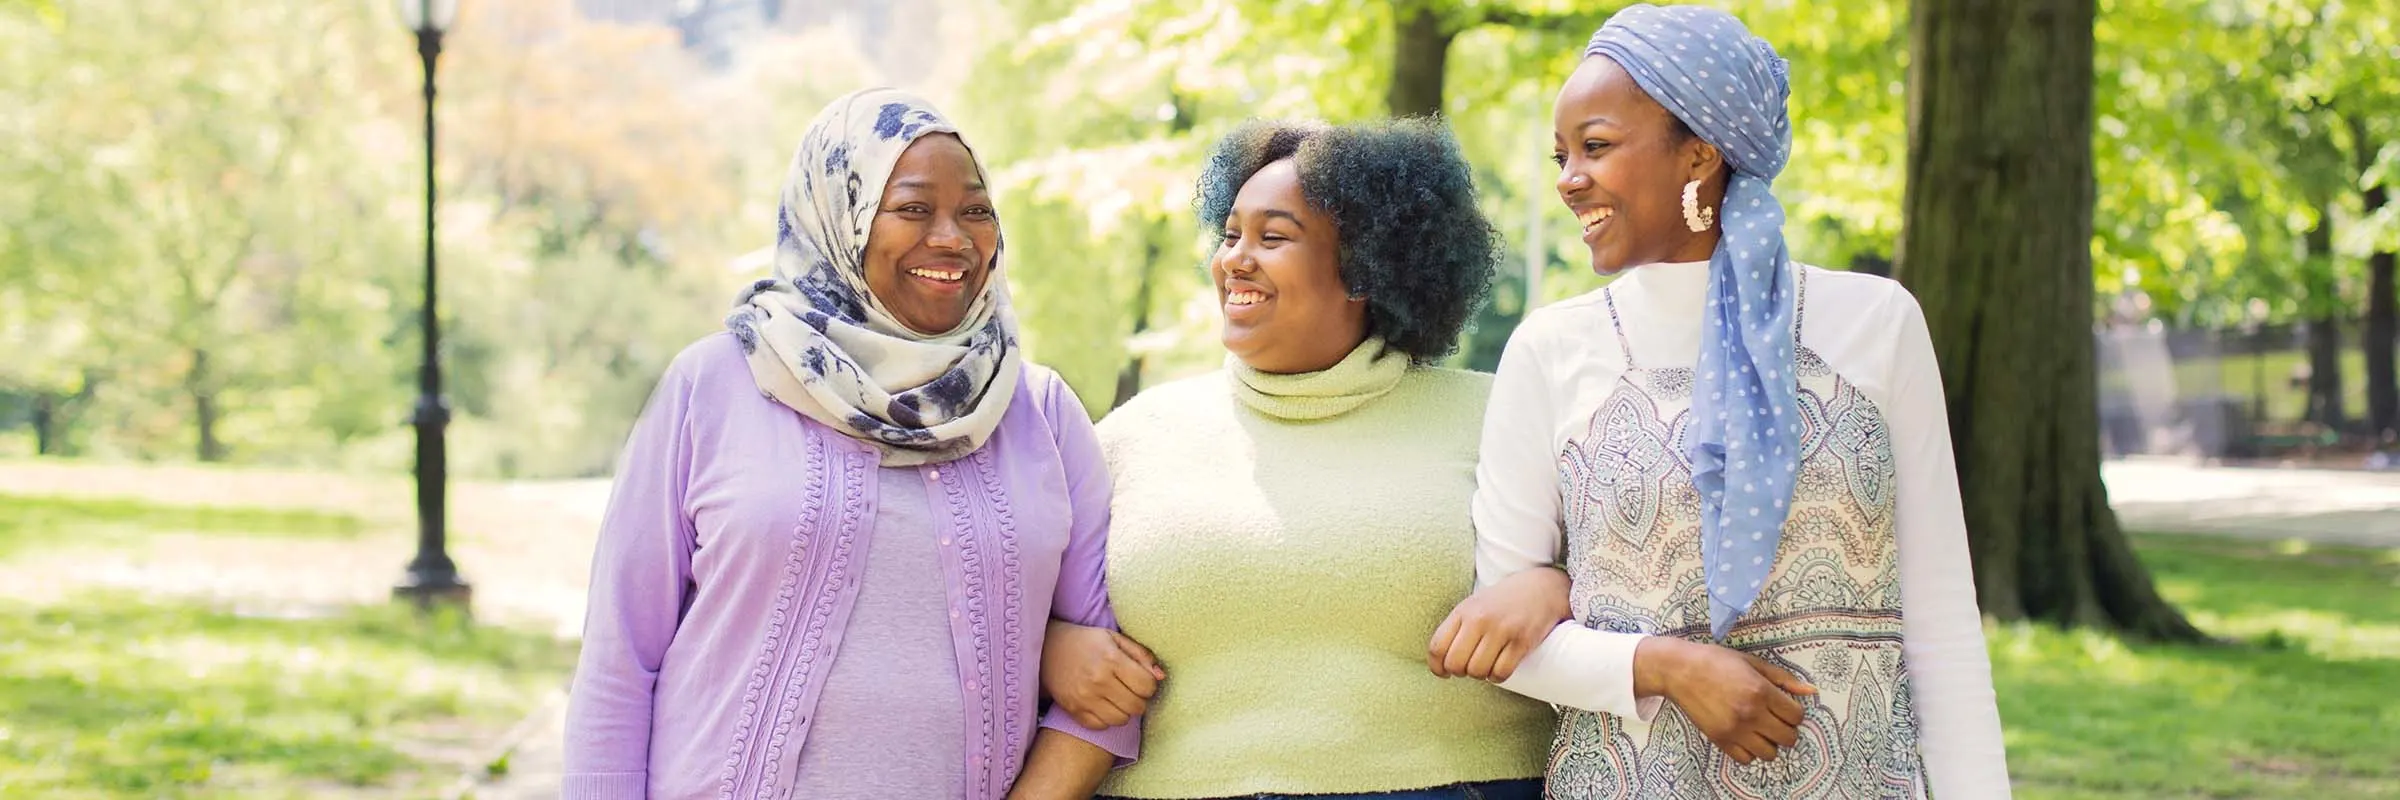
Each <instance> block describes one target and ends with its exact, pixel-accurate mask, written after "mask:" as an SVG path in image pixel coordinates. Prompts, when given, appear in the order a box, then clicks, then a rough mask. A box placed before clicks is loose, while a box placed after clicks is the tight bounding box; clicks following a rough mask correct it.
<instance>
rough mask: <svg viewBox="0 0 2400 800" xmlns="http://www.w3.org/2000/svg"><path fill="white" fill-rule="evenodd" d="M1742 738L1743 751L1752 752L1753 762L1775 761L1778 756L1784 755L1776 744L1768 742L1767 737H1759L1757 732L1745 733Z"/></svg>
mask: <svg viewBox="0 0 2400 800" xmlns="http://www.w3.org/2000/svg"><path fill="white" fill-rule="evenodd" d="M1742 737H1743V738H1742V749H1744V750H1748V751H1750V756H1751V758H1752V760H1756V761H1773V760H1775V757H1776V756H1779V755H1782V754H1783V752H1782V751H1781V750H1779V749H1777V748H1776V747H1775V743H1774V742H1771V741H1768V740H1767V737H1765V736H1761V735H1759V734H1758V732H1757V731H1747V732H1744V733H1743V734H1742ZM1744 763H1748V762H1744Z"/></svg>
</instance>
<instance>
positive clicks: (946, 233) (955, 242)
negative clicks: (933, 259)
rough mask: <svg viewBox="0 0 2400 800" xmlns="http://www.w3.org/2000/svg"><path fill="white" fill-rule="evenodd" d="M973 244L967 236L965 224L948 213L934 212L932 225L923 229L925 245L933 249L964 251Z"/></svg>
mask: <svg viewBox="0 0 2400 800" xmlns="http://www.w3.org/2000/svg"><path fill="white" fill-rule="evenodd" d="M972 245H973V242H972V240H970V239H968V238H967V229H966V226H963V225H960V224H959V223H958V219H957V218H956V217H955V216H953V215H950V214H935V215H934V217H933V227H932V228H929V229H927V230H926V231H925V246H927V247H931V248H933V249H935V250H949V251H952V252H964V251H966V250H967V249H968V248H970V247H971V246H972Z"/></svg>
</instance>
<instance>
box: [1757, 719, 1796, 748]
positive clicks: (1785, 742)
mask: <svg viewBox="0 0 2400 800" xmlns="http://www.w3.org/2000/svg"><path fill="white" fill-rule="evenodd" d="M1759 734H1760V735H1762V736H1765V737H1766V739H1767V743H1769V744H1772V745H1775V747H1776V748H1777V749H1782V748H1786V747H1791V746H1793V745H1796V744H1799V743H1800V728H1799V727H1798V726H1795V725H1788V724H1785V723H1784V722H1783V720H1775V721H1772V722H1769V723H1767V724H1765V725H1761V726H1759Z"/></svg>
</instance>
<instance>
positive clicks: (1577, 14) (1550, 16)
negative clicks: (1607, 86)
mask: <svg viewBox="0 0 2400 800" xmlns="http://www.w3.org/2000/svg"><path fill="white" fill-rule="evenodd" d="M1623 7H1624V4H1623V3H1606V4H1602V5H1600V6H1598V7H1596V8H1589V9H1584V10H1581V11H1566V12H1558V11H1527V10H1524V9H1521V8H1517V7H1515V6H1504V5H1490V6H1484V7H1483V8H1480V9H1476V10H1475V11H1474V12H1472V13H1471V14H1469V15H1468V16H1467V18H1466V20H1465V21H1464V24H1462V25H1460V26H1459V30H1460V31H1461V32H1464V31H1469V30H1474V29H1476V28H1481V27H1486V26H1494V27H1502V28H1515V29H1518V30H1526V31H1549V32H1553V33H1568V34H1573V35H1576V36H1588V35H1590V34H1591V32H1592V31H1593V30H1595V29H1597V28H1599V27H1600V24H1601V23H1603V22H1607V21H1608V18H1609V17H1611V16H1615V15H1616V13H1617V11H1618V9H1620V8H1623Z"/></svg>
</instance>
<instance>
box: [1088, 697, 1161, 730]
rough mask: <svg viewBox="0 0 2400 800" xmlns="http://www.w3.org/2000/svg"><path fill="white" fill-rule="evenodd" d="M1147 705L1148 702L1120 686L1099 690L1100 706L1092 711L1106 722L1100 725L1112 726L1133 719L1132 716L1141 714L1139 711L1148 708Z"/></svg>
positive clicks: (1148, 705)
mask: <svg viewBox="0 0 2400 800" xmlns="http://www.w3.org/2000/svg"><path fill="white" fill-rule="evenodd" d="M1149 707H1150V704H1149V703H1146V702H1143V701H1142V699H1141V698H1139V697H1135V696H1133V694H1132V693H1131V692H1127V691H1124V690H1123V689H1122V688H1112V689H1109V690H1105V691H1102V692H1100V707H1099V708H1095V709H1093V712H1094V713H1097V714H1099V715H1100V718H1101V719H1103V720H1105V721H1107V722H1108V724H1107V725H1103V726H1101V727H1104V728H1114V727H1116V726H1119V725H1123V724H1125V723H1127V722H1131V721H1133V718H1134V717H1137V716H1141V713H1142V712H1143V711H1145V710H1148V709H1149Z"/></svg>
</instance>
